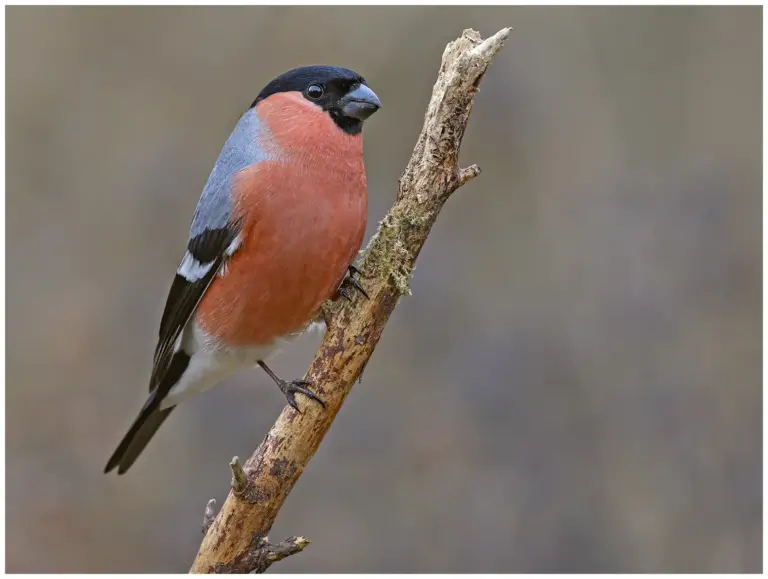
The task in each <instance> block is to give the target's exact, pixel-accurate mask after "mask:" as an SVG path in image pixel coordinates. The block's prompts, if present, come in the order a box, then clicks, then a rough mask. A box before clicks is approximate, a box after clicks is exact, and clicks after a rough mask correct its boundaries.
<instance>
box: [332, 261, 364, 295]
mask: <svg viewBox="0 0 768 579" xmlns="http://www.w3.org/2000/svg"><path fill="white" fill-rule="evenodd" d="M347 270H348V272H349V275H348V276H347V277H345V278H344V279H343V280H342V282H341V287H339V295H341V296H342V297H345V298H346V299H347V300H350V301H351V300H352V296H351V295H350V293H349V292H350V291H351V289H352V288H354V289H355V290H357V291H359V292H360V293H361V294H363V296H365V299H369V297H368V294H367V293H366V291H365V289H364V288H363V286H362V285H360V282H359V281H358V280H357V278H356V277H355V276H356V275H359V274H360V270H359V269H357V268H356V267H355V266H354V265H350V266H349V267H348V268H347Z"/></svg>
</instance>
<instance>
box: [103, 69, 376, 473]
mask: <svg viewBox="0 0 768 579" xmlns="http://www.w3.org/2000/svg"><path fill="white" fill-rule="evenodd" d="M380 106H381V103H380V102H379V99H378V97H377V96H376V94H375V93H374V92H373V91H372V90H371V89H370V88H369V87H368V85H367V84H366V82H365V80H364V79H363V77H361V76H360V75H359V74H357V73H355V72H353V71H351V70H348V69H345V68H339V67H335V66H308V67H301V68H296V69H293V70H290V71H288V72H286V73H284V74H282V75H280V76H278V77H277V78H275V79H274V80H273V81H272V82H270V83H269V84H268V85H267V86H266V87H264V89H263V90H262V91H261V92H260V93H259V95H258V97H257V98H256V100H255V101H254V102H253V104H252V105H251V107H250V108H249V109H248V110H247V111H246V112H245V114H243V115H242V117H240V120H239V121H238V123H237V125H236V126H235V128H234V130H233V132H232V134H231V135H230V137H229V139H227V141H226V143H225V144H224V147H223V149H222V150H221V154H220V155H219V158H218V159H217V160H216V163H215V165H214V166H213V170H212V171H211V174H210V176H209V177H208V181H207V183H206V185H205V187H204V188H203V193H202V195H201V197H200V201H199V202H198V204H197V209H196V210H195V214H194V217H193V218H192V225H191V227H190V232H189V241H188V243H187V247H186V251H185V253H184V255H183V257H182V259H181V263H180V264H179V266H178V268H177V270H176V275H175V277H174V280H173V283H172V284H171V288H170V291H169V293H168V298H167V301H166V304H165V309H164V311H163V315H162V318H161V320H160V331H159V340H158V342H157V346H156V349H155V355H154V363H153V367H152V374H151V377H150V381H149V397H148V398H147V401H146V402H145V403H144V406H143V407H142V409H141V411H140V412H139V415H138V417H137V418H136V420H135V421H134V422H133V424H132V425H131V427H130V429H129V430H128V433H127V434H126V435H125V437H124V438H123V440H122V442H120V444H119V445H118V447H117V449H116V450H115V452H114V454H113V455H112V457H111V458H110V459H109V462H108V463H107V466H106V468H105V469H104V472H109V471H111V470H113V469H114V468H117V472H118V474H123V473H124V472H125V471H127V470H128V469H129V468H130V466H131V465H132V464H133V463H134V461H135V460H136V458H137V457H138V456H139V454H140V453H141V452H142V450H144V448H145V447H146V445H147V443H148V442H149V441H150V440H151V438H152V436H153V435H154V434H155V432H157V429H158V428H159V427H160V425H162V423H163V422H164V421H165V419H166V418H168V416H169V415H170V414H171V412H173V409H174V408H176V405H177V404H178V403H179V402H181V401H182V400H185V399H186V398H188V397H189V396H191V395H193V394H196V393H198V392H203V391H205V390H208V389H209V388H211V387H213V386H214V385H216V384H217V383H218V382H220V381H221V380H222V379H224V378H226V377H228V376H231V375H232V374H234V373H235V372H237V371H239V370H241V369H243V368H247V367H250V366H254V365H256V364H258V365H259V366H261V367H262V368H263V369H264V370H265V371H266V372H267V373H268V374H269V376H270V378H271V379H272V380H274V381H275V382H276V383H277V385H278V386H279V387H280V390H282V392H283V394H284V395H285V396H286V398H287V399H288V402H289V404H290V405H291V406H293V407H294V408H295V409H296V410H298V406H297V404H296V400H295V394H296V393H301V394H303V395H304V396H307V397H308V398H309V399H311V400H313V401H315V402H317V403H319V404H321V405H322V404H323V403H322V401H321V400H320V399H319V398H318V397H317V396H316V395H315V394H314V393H313V392H312V391H311V390H309V389H308V388H307V386H310V384H308V383H307V382H305V381H302V380H293V381H288V380H283V379H281V378H279V377H278V376H277V375H276V374H275V373H274V372H273V371H272V370H271V369H270V368H269V367H268V366H267V365H266V363H265V360H266V359H267V358H268V356H270V354H273V353H274V352H275V350H276V349H277V348H279V347H280V346H281V345H283V344H285V343H286V342H289V341H290V340H291V339H293V338H294V337H295V336H298V335H299V334H301V333H302V332H303V331H305V330H306V329H307V328H308V327H309V326H310V325H312V324H313V323H314V321H315V320H317V319H318V315H319V312H320V306H321V305H322V304H323V302H325V301H326V300H327V299H329V298H334V297H338V295H339V293H341V294H342V295H345V296H346V297H349V294H348V293H346V292H347V290H349V288H350V287H356V288H357V289H358V290H360V291H363V290H362V287H361V286H360V285H359V282H357V280H356V278H355V274H356V273H357V270H355V268H354V266H352V263H353V261H354V259H355V257H356V255H357V252H358V250H359V249H360V246H361V245H362V242H363V235H364V232H365V226H366V215H367V209H368V197H367V188H366V178H365V167H364V165H363V141H362V133H361V131H362V128H363V122H364V121H365V120H366V119H367V118H368V117H370V116H371V115H372V114H373V113H375V112H376V111H377V110H378V109H379V107H380ZM363 293H364V291H363Z"/></svg>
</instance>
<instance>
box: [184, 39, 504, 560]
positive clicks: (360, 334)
mask: <svg viewBox="0 0 768 579" xmlns="http://www.w3.org/2000/svg"><path fill="white" fill-rule="evenodd" d="M510 30H511V29H510V28H504V29H503V30H501V31H499V32H498V33H496V34H495V35H494V36H492V37H490V38H488V39H487V40H482V38H481V37H480V35H479V34H478V33H477V32H475V31H474V30H465V31H464V33H463V34H462V35H461V37H460V38H458V39H457V40H455V41H453V42H451V43H449V44H448V46H447V47H446V49H445V52H444V53H443V60H442V64H441V67H440V71H439V74H438V77H437V81H436V82H435V85H434V87H433V90H432V98H431V100H430V102H429V106H428V107H427V112H426V115H425V119H424V126H423V128H422V131H421V134H420V135H419V139H418V141H417V143H416V147H415V148H414V151H413V155H412V156H411V160H410V162H409V163H408V166H407V167H406V169H405V172H404V173H403V175H402V177H401V178H400V182H399V186H398V192H397V200H396V201H395V204H394V205H393V207H392V208H391V209H390V211H389V213H388V214H387V215H386V216H385V217H384V219H382V221H381V222H380V224H379V229H378V231H377V232H376V234H375V235H374V236H373V238H372V239H371V241H370V242H369V243H368V247H367V248H366V250H365V252H364V258H363V259H362V261H361V263H360V265H359V269H360V272H361V275H362V282H363V285H364V286H365V289H366V290H367V292H368V294H369V296H370V299H367V300H366V299H363V298H362V297H361V296H355V297H354V298H353V299H352V300H351V301H344V300H338V301H336V302H333V303H329V304H326V307H325V308H324V315H325V317H326V323H327V326H328V330H327V332H326V335H325V338H324V340H323V343H322V345H321V346H320V348H319V350H318V351H317V353H316V354H315V358H314V360H313V362H312V365H311V366H310V368H309V371H308V372H307V376H306V379H307V380H309V381H310V382H311V383H312V384H313V385H314V389H315V392H317V393H318V395H319V396H320V397H321V398H322V399H323V401H324V402H325V404H326V408H325V410H323V409H322V408H320V407H319V406H318V405H316V404H311V403H307V401H306V400H305V399H303V398H300V402H299V403H300V405H301V409H302V413H301V414H299V413H298V412H296V411H295V410H293V409H292V408H290V407H289V406H286V407H285V408H284V409H283V411H282V413H281V414H280V416H279V417H278V419H277V422H275V424H274V426H273V427H272V429H271V430H270V431H269V433H268V434H267V436H266V438H265V439H264V441H263V442H262V443H261V445H260V446H259V447H258V448H257V449H256V451H255V452H254V454H253V456H251V458H250V459H248V461H247V462H246V463H245V474H246V475H247V481H246V483H245V484H242V482H243V481H242V480H239V481H236V484H233V489H238V492H235V491H234V490H233V491H232V492H230V493H229V496H228V497H227V500H226V501H225V503H224V504H223V505H222V507H221V510H220V511H219V514H218V516H217V517H216V519H215V520H214V521H213V524H212V525H211V527H210V529H209V530H208V533H207V534H206V535H205V538H204V539H203V542H202V545H201V546H200V550H199V552H198V554H197V557H196V558H195V561H194V563H193V565H192V569H191V572H193V573H210V572H226V573H238V572H239V573H243V572H253V571H263V570H264V569H266V568H267V567H268V566H269V565H270V564H271V563H272V562H274V561H277V560H279V559H282V558H283V557H286V556H288V555H291V554H293V553H296V552H298V551H301V550H302V549H303V548H304V547H305V546H306V544H307V543H308V541H306V539H301V538H292V539H288V540H287V541H285V542H283V543H280V544H279V545H276V546H275V545H269V544H268V543H267V542H266V536H267V533H268V532H269V530H270V528H271V527H272V524H273V523H274V521H275V518H276V517H277V513H278V512H279V510H280V508H281V507H282V505H283V503H284V502H285V499H286V497H287V496H288V493H289V492H290V491H291V489H292V488H293V485H295V484H296V481H297V480H298V478H299V476H300V475H301V473H302V472H303V470H304V468H305V467H306V465H307V463H308V462H309V460H310V459H311V458H312V456H313V455H314V454H315V451H316V450H317V448H318V446H319V445H320V442H321V441H322V440H323V437H324V436H325V433H326V432H328V429H329V428H330V427H331V424H332V423H333V419H334V418H335V417H336V414H337V413H338V411H339V409H340V408H341V405H342V403H343V402H344V399H345V398H346V397H347V395H348V394H349V392H350V390H351V389H352V385H353V384H354V382H355V380H356V379H357V378H358V377H359V376H361V374H362V371H363V369H364V367H365V364H366V362H367V361H368V359H369V358H370V356H371V354H372V353H373V350H374V348H375V347H376V344H377V343H378V341H379V338H380V337H381V333H382V331H383V330H384V326H385V324H386V322H387V320H388V319H389V316H390V314H391V313H392V311H393V310H394V308H395V306H396V305H397V302H398V300H399V299H400V297H402V296H404V295H409V294H410V290H409V289H408V281H409V279H410V277H411V273H412V271H413V266H414V263H415V261H416V258H417V257H418V255H419V252H420V251H421V248H422V246H423V245H424V242H425V241H426V239H427V235H429V232H430V230H431V228H432V225H433V224H434V222H435V220H436V219H437V215H438V213H439V212H440V209H441V208H442V207H443V204H444V203H445V202H446V201H447V199H448V198H449V197H450V195H451V193H453V192H454V191H455V190H456V189H458V188H459V187H460V186H461V185H463V184H464V183H466V182H467V181H469V180H470V179H472V178H474V177H476V176H477V175H478V174H479V173H480V169H479V167H477V165H472V166H470V167H468V168H466V169H459V167H458V158H459V147H460V145H461V140H462V137H463V135H464V130H465V128H466V126H467V121H468V120H469V114H470V111H471V110H472V104H473V102H474V98H475V94H476V92H477V90H478V85H479V83H480V80H481V79H482V77H483V74H485V71H486V70H487V69H488V66H489V65H490V63H491V60H492V59H493V57H494V55H495V54H496V53H497V52H498V51H499V50H500V49H501V47H502V46H503V45H504V41H505V40H506V38H507V36H508V35H509V33H510ZM234 462H236V461H234ZM238 464H239V463H238ZM234 472H235V469H234V468H233V473H234ZM237 478H238V477H237V475H235V479H237Z"/></svg>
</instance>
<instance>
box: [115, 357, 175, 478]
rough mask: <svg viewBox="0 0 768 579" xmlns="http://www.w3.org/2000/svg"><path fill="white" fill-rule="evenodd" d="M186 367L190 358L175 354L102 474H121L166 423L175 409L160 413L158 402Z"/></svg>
mask: <svg viewBox="0 0 768 579" xmlns="http://www.w3.org/2000/svg"><path fill="white" fill-rule="evenodd" d="M188 364H189V356H188V355H187V354H186V353H185V352H183V351H178V352H176V353H175V354H174V356H173V359H172V361H171V364H170V367H169V369H168V371H167V372H166V373H165V376H163V378H162V381H161V383H160V384H159V385H158V387H157V388H155V389H154V390H153V391H152V392H151V393H150V395H149V398H147V401H146V402H145V403H144V406H143V408H142V409H141V412H139V415H138V417H136V420H134V421H133V424H132V425H131V427H130V428H129V429H128V432H127V433H126V435H125V436H124V437H123V440H121V441H120V444H119V445H118V446H117V449H116V450H115V452H113V453H112V456H111V457H110V459H109V461H108V462H107V466H106V467H104V472H105V473H108V472H110V471H111V470H113V469H114V468H115V467H118V469H117V474H123V473H124V472H125V471H127V470H128V469H129V468H130V467H131V465H132V464H133V463H134V462H135V461H136V459H137V458H138V457H139V455H140V454H141V451H143V450H144V448H145V447H146V446H147V444H148V443H149V441H150V440H152V437H153V436H154V435H155V432H157V429H158V428H160V426H161V425H162V424H163V422H165V419H166V418H168V415H169V414H170V413H171V411H172V410H173V409H174V408H175V406H171V407H170V408H166V409H163V410H161V409H160V403H161V402H162V401H163V398H165V397H166V396H167V395H168V392H170V390H171V388H173V386H174V385H175V384H176V383H177V382H178V381H179V378H181V375H182V374H183V373H184V370H186V368H187V365H188Z"/></svg>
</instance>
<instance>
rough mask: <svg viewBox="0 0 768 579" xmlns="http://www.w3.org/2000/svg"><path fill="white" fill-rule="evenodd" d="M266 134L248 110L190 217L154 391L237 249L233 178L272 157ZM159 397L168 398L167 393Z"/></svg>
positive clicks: (156, 365) (165, 317) (166, 317)
mask: <svg viewBox="0 0 768 579" xmlns="http://www.w3.org/2000/svg"><path fill="white" fill-rule="evenodd" d="M262 134H263V129H262V127H261V122H260V121H259V117H258V115H257V113H256V111H255V110H253V109H250V110H248V111H247V112H246V113H245V114H244V115H243V116H242V117H241V118H240V121H239V122H238V123H237V126H236V127H235V129H234V131H232V134H231V135H230V137H229V139H227V142H226V143H225V144H224V147H223V148H222V150H221V154H220V155H219V158H218V159H217V161H216V164H215V165H214V167H213V170H212V171H211V174H210V176H209V177H208V182H207V183H206V185H205V188H204V189H203V194H202V196H201V197H200V201H199V203H198V204H197V209H196V210H195V216H194V217H193V219H192V225H191V227H190V234H189V243H188V244H187V251H186V253H185V254H184V257H183V259H182V261H181V264H180V265H179V267H178V269H177V270H176V277H175V278H174V280H173V284H172V285H171V289H170V291H169V292H168V299H167V301H166V304H165V310H164V311H163V317H162V319H161V322H160V333H159V338H158V342H157V347H156V348H155V358H154V365H153V368H152V377H151V379H150V382H149V389H150V392H151V391H153V390H155V388H157V387H158V385H160V384H163V385H166V384H165V382H164V381H163V376H164V375H165V373H166V372H167V371H168V368H169V366H170V364H171V359H172V355H173V352H174V350H175V349H176V342H177V340H178V338H179V335H180V334H181V332H182V330H183V329H184V327H185V326H186V325H187V323H188V322H189V320H190V318H191V317H192V315H193V314H194V312H195V309H196V308H197V305H198V304H199V303H200V300H201V299H202V298H203V295H204V294H205V292H206V290H207V289H208V287H209V286H210V285H211V282H212V281H213V279H214V278H215V277H216V274H217V272H218V271H219V270H220V269H221V267H222V265H223V264H224V262H225V261H226V260H227V259H228V258H229V257H230V256H232V255H233V254H234V253H235V251H237V249H238V247H239V243H240V238H239V233H240V229H241V223H240V221H239V219H237V218H235V216H234V215H233V203H232V185H233V182H232V180H233V178H234V176H235V175H236V174H237V173H238V172H239V171H241V170H243V169H245V168H246V167H250V166H252V165H254V164H257V163H260V162H262V161H265V160H267V159H268V158H270V157H269V155H268V154H267V153H266V152H265V151H264V150H263V148H262V147H261V146H260V142H261V137H262ZM171 386H173V385H172V384H171V385H170V386H168V389H170V387H171ZM158 394H159V398H164V397H165V395H166V394H167V392H158ZM158 402H159V401H158Z"/></svg>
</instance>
